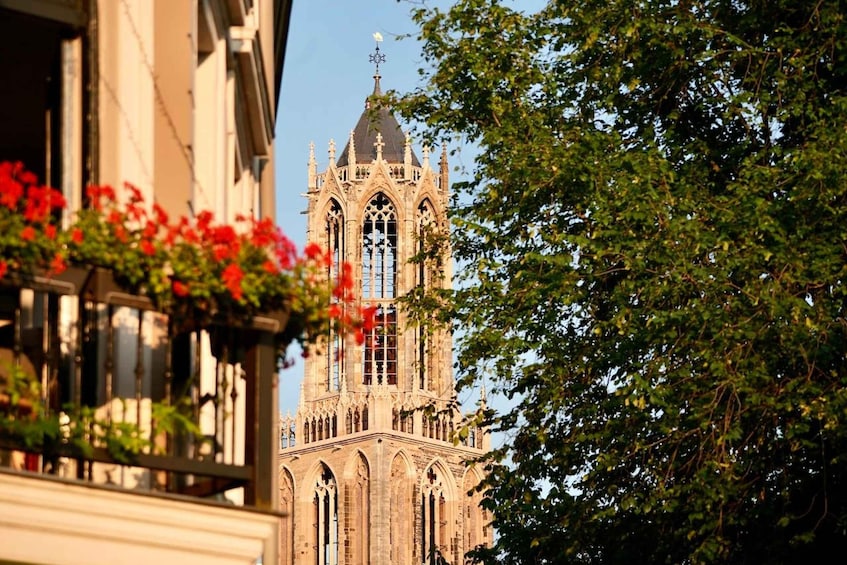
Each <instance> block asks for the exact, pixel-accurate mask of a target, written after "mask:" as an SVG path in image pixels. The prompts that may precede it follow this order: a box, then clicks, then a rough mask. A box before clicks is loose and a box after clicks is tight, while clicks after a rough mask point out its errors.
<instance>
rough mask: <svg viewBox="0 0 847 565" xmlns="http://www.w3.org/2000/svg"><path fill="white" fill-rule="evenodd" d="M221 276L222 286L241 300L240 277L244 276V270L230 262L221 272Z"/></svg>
mask: <svg viewBox="0 0 847 565" xmlns="http://www.w3.org/2000/svg"><path fill="white" fill-rule="evenodd" d="M221 278H222V279H223V281H224V286H226V288H227V289H228V290H229V293H230V294H231V295H232V297H233V298H234V299H236V300H241V297H242V296H243V290H242V289H241V279H243V278H244V272H243V271H242V270H241V267H239V266H238V265H236V264H235V263H230V264H229V265H227V266H226V268H225V269H224V270H223V273H221Z"/></svg>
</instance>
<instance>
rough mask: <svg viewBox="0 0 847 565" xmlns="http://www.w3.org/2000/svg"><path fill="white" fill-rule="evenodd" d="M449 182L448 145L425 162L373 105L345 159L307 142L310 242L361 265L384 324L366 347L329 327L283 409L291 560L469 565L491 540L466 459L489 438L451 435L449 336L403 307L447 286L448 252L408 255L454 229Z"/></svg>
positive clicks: (359, 274)
mask: <svg viewBox="0 0 847 565" xmlns="http://www.w3.org/2000/svg"><path fill="white" fill-rule="evenodd" d="M374 80H375V84H374V94H380V82H379V81H380V76H379V72H378V71H377V74H376V76H375V77H374ZM448 190H449V187H448V167H447V153H446V149H443V150H442V152H441V156H440V161H439V164H438V168H437V169H435V168H433V167H432V165H431V163H430V153H429V150H428V148H426V147H424V148H423V149H422V161H419V160H418V158H417V156H416V154H415V152H414V151H413V150H412V145H411V143H410V140H409V138H408V137H407V136H406V135H404V134H403V132H402V131H401V129H400V126H399V124H398V123H397V120H396V119H395V117H394V116H393V115H392V113H391V112H390V110H388V109H385V108H380V109H378V110H376V109H375V110H373V111H371V110H370V109H369V108H368V103H367V102H366V107H365V111H364V112H363V113H362V116H361V118H360V119H359V121H358V123H357V124H356V127H355V128H354V129H353V130H352V131H351V132H350V137H349V139H348V141H347V144H346V146H345V147H344V150H343V151H342V152H341V154H340V156H338V157H336V155H335V143H334V142H333V141H330V143H329V165H328V167H327V169H326V170H325V171H323V172H318V170H317V163H316V160H315V154H314V146H312V148H311V152H310V158H309V188H308V200H309V208H308V230H309V231H308V240H309V241H310V242H316V243H319V244H321V245H322V246H324V247H325V248H327V249H329V250H330V251H331V252H332V254H333V264H332V266H331V267H329V269H330V271H332V269H337V268H338V266H339V265H341V264H342V262H345V261H346V262H348V263H349V264H351V265H352V266H353V271H354V277H355V279H356V281H357V284H358V285H359V289H360V291H361V295H362V300H363V302H364V304H365V305H367V306H371V307H375V308H376V321H377V323H376V327H375V328H374V330H373V331H370V332H367V333H366V336H365V342H364V344H363V345H355V344H352V343H350V342H349V341H345V340H342V339H339V337H338V336H335V335H329V336H328V340H327V345H326V346H325V347H324V348H323V351H320V352H317V353H314V354H312V355H310V356H309V357H308V358H307V359H306V362H305V377H304V381H303V384H302V387H301V396H300V404H299V408H298V411H297V415H296V417H295V418H283V421H282V430H283V432H282V449H281V451H280V459H279V485H280V503H281V505H280V509H281V510H282V511H283V512H284V513H286V514H287V516H286V518H284V519H283V524H282V527H281V538H280V543H281V548H280V555H281V563H283V564H285V565H289V564H292V563H293V564H296V565H311V564H318V565H336V564H337V565H353V564H355V565H367V564H397V565H410V564H419V563H420V564H430V563H451V564H461V563H463V562H464V554H465V552H467V551H469V550H470V549H472V548H474V547H476V546H477V545H480V544H486V545H488V544H490V543H491V536H492V533H491V530H490V526H489V525H488V522H489V519H488V518H487V516H486V515H485V513H484V511H483V510H482V509H481V508H480V505H479V502H480V499H481V496H480V495H479V494H476V493H470V494H469V492H470V491H472V489H473V487H474V486H475V485H477V484H478V483H479V481H480V480H481V479H482V471H481V469H480V468H479V467H478V466H472V465H468V464H467V462H468V461H469V460H470V459H473V458H475V457H477V456H479V455H481V454H482V453H484V451H485V450H487V449H489V447H490V446H489V441H490V440H489V438H488V434H487V433H485V432H484V431H483V430H479V429H474V428H471V429H470V433H468V434H467V436H466V437H463V438H462V440H461V441H459V440H454V435H455V434H454V430H458V428H459V427H460V425H461V423H462V417H463V416H462V414H461V413H460V412H459V409H458V408H457V403H456V394H455V389H454V381H453V376H452V370H451V367H452V360H451V338H450V335H449V333H448V332H440V333H437V332H436V333H432V332H425V331H423V330H421V329H420V328H417V327H413V326H411V325H410V324H408V323H407V316H406V314H405V313H404V311H403V309H402V308H400V306H399V304H398V299H399V298H400V297H401V296H403V295H405V294H407V293H408V292H409V291H411V290H413V289H415V288H416V287H421V286H424V287H427V286H432V285H446V284H449V281H450V279H451V261H450V257H449V251H445V253H444V256H441V257H433V258H430V259H429V260H428V261H427V262H425V263H412V262H410V259H411V258H412V257H413V256H415V255H416V254H418V253H419V252H420V251H421V249H422V247H421V246H422V241H424V238H423V237H422V236H423V235H425V234H429V233H438V232H441V233H446V230H447V229H448V227H447V218H446V206H447V202H448ZM330 275H332V272H330ZM425 407H430V410H428V411H425V410H423V408H425Z"/></svg>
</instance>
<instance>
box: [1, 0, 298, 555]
mask: <svg viewBox="0 0 847 565" xmlns="http://www.w3.org/2000/svg"><path fill="white" fill-rule="evenodd" d="M290 11H291V1H290V0H0V76H2V77H3V79H2V80H0V161H21V162H23V163H24V165H25V166H26V168H27V169H29V170H31V171H32V172H34V173H35V174H36V175H37V176H38V177H39V179H40V182H42V183H44V184H46V185H49V186H52V187H55V188H56V189H58V190H61V192H62V194H63V196H64V198H65V199H66V200H67V202H68V207H67V210H66V212H65V214H66V215H67V217H66V218H65V221H66V222H67V221H69V220H70V218H71V217H72V216H73V215H74V213H75V212H76V211H77V210H79V209H80V208H82V207H83V206H86V197H85V191H84V187H86V186H88V185H92V184H95V185H111V186H114V187H115V189H117V191H118V193H119V198H126V194H122V193H121V191H122V187H123V185H124V182H130V183H132V184H133V185H135V187H137V189H138V190H139V191H140V194H141V195H142V196H143V198H144V200H145V202H147V203H148V204H149V203H153V202H155V203H156V204H158V205H159V206H160V207H161V208H162V209H164V210H165V211H167V213H168V214H170V215H171V216H172V217H178V216H186V217H188V218H193V217H195V215H196V214H197V213H198V212H200V211H209V212H211V214H212V216H213V218H214V220H215V222H217V223H231V222H232V221H233V219H235V218H236V216H238V215H245V216H254V217H257V218H260V217H261V218H268V217H272V216H273V213H274V208H275V202H274V186H273V177H274V173H273V134H274V122H275V113H276V105H277V100H278V95H277V89H278V85H279V84H280V77H281V73H282V65H283V60H284V54H285V42H286V36H287V32H288V25H289V19H290ZM0 278H2V277H0ZM0 283H2V284H0V356H5V357H4V359H5V360H7V361H10V362H11V363H13V364H14V365H15V366H16V367H17V368H22V370H23V371H25V372H27V371H28V372H30V373H32V374H33V375H39V376H40V378H41V383H42V389H41V390H42V391H44V392H43V393H42V394H43V398H42V399H41V400H42V402H43V403H44V409H45V410H47V411H48V412H50V411H53V412H56V413H58V412H59V411H61V410H64V408H63V406H65V404H63V403H71V404H73V405H74V406H75V407H77V408H78V407H85V408H88V409H91V410H93V411H95V414H96V415H97V417H100V418H103V419H105V420H107V421H108V422H110V423H124V422H128V423H131V424H135V425H137V426H139V427H140V429H141V430H142V431H146V430H149V429H151V428H150V426H152V423H151V422H152V418H153V416H152V415H151V414H150V411H151V408H150V406H151V402H153V401H156V402H158V401H161V400H163V399H164V400H167V399H168V395H169V394H170V393H169V391H171V389H175V388H176V385H177V384H179V385H180V386H181V388H183V389H184V390H185V391H187V393H186V394H187V398H189V399H191V401H192V402H193V403H194V404H193V407H192V408H193V414H192V418H194V421H195V423H196V424H197V425H198V426H199V427H200V430H201V432H202V434H203V435H204V436H205V438H206V439H205V440H204V441H202V442H201V441H193V442H189V441H187V440H186V441H182V442H181V443H180V442H177V441H175V440H173V438H170V437H169V438H167V439H161V445H160V446H159V447H162V449H163V451H164V454H163V455H157V456H153V455H152V454H143V455H142V456H140V457H139V458H138V459H137V460H136V461H135V462H134V463H135V464H133V465H126V464H120V463H119V462H117V461H114V460H110V459H109V458H108V457H105V456H104V455H103V454H102V453H101V452H98V451H95V452H93V453H92V454H90V455H89V456H88V457H87V458H83V459H75V458H70V457H62V458H59V459H58V460H48V458H47V457H45V456H44V455H43V454H41V453H39V452H38V451H37V450H34V449H29V450H27V449H25V448H15V447H10V445H9V444H7V443H3V442H4V441H5V440H7V439H8V438H7V437H5V436H3V434H0V562H3V563H6V562H14V563H18V562H21V563H51V564H56V565H65V564H74V563H78V564H96V563H182V564H190V563H203V564H212V563H219V564H222V565H223V564H230V563H232V564H234V563H242V564H248V565H251V564H255V563H259V562H264V563H271V562H276V560H277V548H278V520H279V516H278V514H277V504H278V497H277V496H276V492H277V484H276V474H275V473H272V472H268V470H269V469H273V468H274V465H275V457H276V445H277V437H278V434H277V431H276V414H277V412H278V409H277V392H276V388H275V386H276V385H275V379H276V365H275V363H274V359H273V352H272V351H270V350H269V347H268V345H267V342H268V339H267V335H268V333H269V332H270V331H273V329H274V328H276V327H275V326H274V327H271V329H268V328H264V329H256V328H250V329H238V328H236V329H232V330H231V336H229V337H227V338H226V340H224V339H220V338H219V337H213V336H212V335H211V334H210V332H209V331H206V330H205V329H202V330H201V329H197V330H196V331H190V332H186V333H184V334H182V335H179V336H175V335H173V334H172V333H171V332H170V331H169V330H170V325H169V323H168V320H167V319H166V318H165V317H164V315H163V314H161V313H160V312H158V311H157V310H156V308H155V307H154V305H151V304H150V303H149V301H144V300H142V299H136V298H134V297H130V296H125V295H122V294H121V293H120V292H117V291H115V289H107V288H105V286H101V285H100V283H99V282H97V281H95V280H94V275H92V274H91V272H89V273H88V274H86V278H85V279H83V280H81V281H75V282H68V283H67V284H66V285H64V286H63V285H62V284H60V281H56V280H35V281H24V282H23V283H21V284H15V283H14V282H13V281H9V280H3V281H0ZM272 325H273V323H271V326H272ZM269 327H270V326H269ZM276 329H278V328H276ZM224 341H226V342H227V343H229V342H234V343H238V344H239V345H240V346H243V347H242V348H241V349H242V350H240V351H239V355H240V357H239V358H238V359H237V360H236V359H235V357H236V355H234V354H232V355H227V347H226V346H224V347H220V344H221V343H223V342H224ZM10 370H11V369H10ZM180 375H182V376H180ZM2 377H4V375H2V374H0V385H3V384H4V382H3V378H2ZM48 391H49V392H48ZM0 392H4V391H3V390H0ZM4 402H5V404H4ZM8 402H9V401H8V396H7V397H6V398H5V400H4V399H3V395H2V394H0V409H2V410H8V409H9V403H8ZM260 422H264V424H262V425H261V426H260V425H259V423H260ZM155 439H156V440H157V441H158V440H159V438H155ZM195 439H196V436H195Z"/></svg>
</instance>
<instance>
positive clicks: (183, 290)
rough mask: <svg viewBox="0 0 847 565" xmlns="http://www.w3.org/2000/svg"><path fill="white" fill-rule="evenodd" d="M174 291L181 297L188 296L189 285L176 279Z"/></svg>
mask: <svg viewBox="0 0 847 565" xmlns="http://www.w3.org/2000/svg"><path fill="white" fill-rule="evenodd" d="M173 291H174V294H175V295H177V296H179V297H185V296H188V285H187V284H185V283H183V282H180V281H174V284H173Z"/></svg>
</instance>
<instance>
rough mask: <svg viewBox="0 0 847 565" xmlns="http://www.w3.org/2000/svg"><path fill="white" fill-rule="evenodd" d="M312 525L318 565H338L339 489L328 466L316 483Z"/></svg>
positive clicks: (324, 468) (322, 468)
mask: <svg viewBox="0 0 847 565" xmlns="http://www.w3.org/2000/svg"><path fill="white" fill-rule="evenodd" d="M313 514H314V515H313V520H312V525H313V526H314V533H315V538H314V539H315V550H316V551H315V563H316V565H338V488H337V485H336V482H335V477H334V476H333V475H332V471H330V470H329V468H328V467H327V466H326V465H322V466H321V472H320V474H319V475H318V478H317V481H316V482H315V497H314V512H313Z"/></svg>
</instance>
